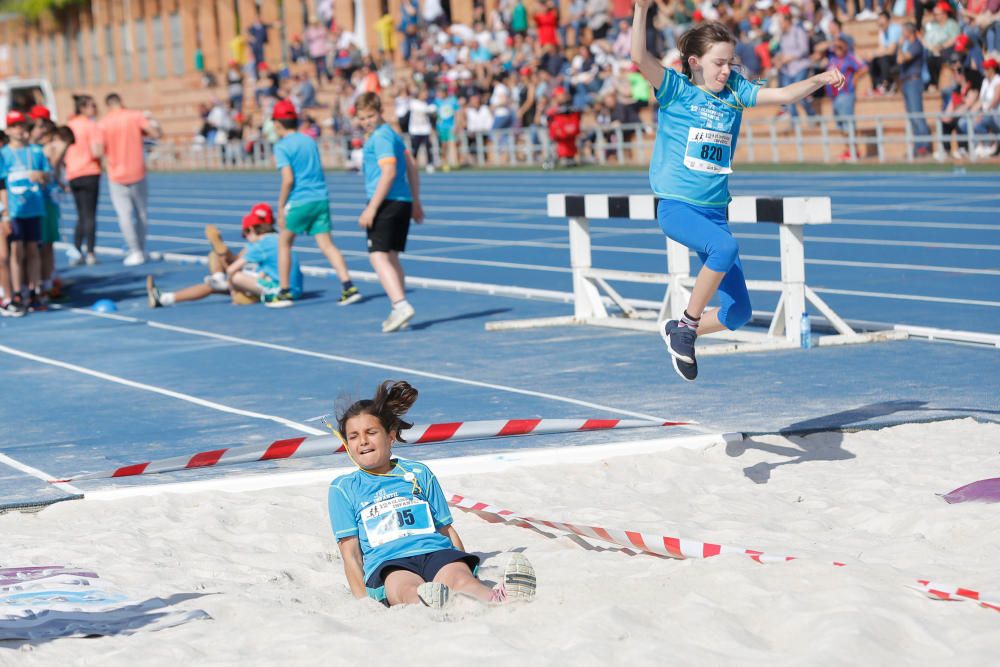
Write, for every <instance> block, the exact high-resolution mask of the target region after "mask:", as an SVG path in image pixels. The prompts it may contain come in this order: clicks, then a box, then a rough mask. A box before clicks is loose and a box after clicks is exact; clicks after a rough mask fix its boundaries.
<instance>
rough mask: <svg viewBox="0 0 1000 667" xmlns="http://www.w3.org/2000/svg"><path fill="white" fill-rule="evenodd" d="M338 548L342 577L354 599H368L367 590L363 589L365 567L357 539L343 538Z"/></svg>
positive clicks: (338, 543)
mask: <svg viewBox="0 0 1000 667" xmlns="http://www.w3.org/2000/svg"><path fill="white" fill-rule="evenodd" d="M337 546H338V547H340V557H341V558H343V559H344V575H346V576H347V585H348V586H350V587H351V593H353V594H354V597H356V598H358V599H359V600H360V599H361V598H366V597H368V590H367V589H366V588H365V565H364V559H363V558H362V557H361V544H360V543H359V542H358V538H357V537H345V538H344V539H342V540H340V541H339V542H337Z"/></svg>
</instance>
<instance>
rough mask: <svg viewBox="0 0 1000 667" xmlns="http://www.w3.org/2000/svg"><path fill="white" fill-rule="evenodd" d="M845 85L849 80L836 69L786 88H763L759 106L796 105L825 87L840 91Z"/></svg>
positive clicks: (758, 98) (759, 94) (759, 95)
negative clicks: (828, 86)
mask: <svg viewBox="0 0 1000 667" xmlns="http://www.w3.org/2000/svg"><path fill="white" fill-rule="evenodd" d="M845 83H847V79H845V78H844V75H843V74H842V73H841V71H840V70H839V69H836V68H834V69H830V70H827V71H825V72H821V73H820V74H817V75H816V76H813V77H809V78H808V79H805V80H804V81H798V82H796V83H792V84H789V85H787V86H785V87H784V88H762V89H761V90H760V92H759V93H757V104H795V103H796V102H798V101H799V100H801V99H804V98H805V97H806V96H807V95H811V94H812V93H814V92H816V91H817V90H819V89H820V88H822V87H823V86H826V85H830V86H833V87H834V88H836V89H837V90H840V89H841V88H843V87H844V84H845Z"/></svg>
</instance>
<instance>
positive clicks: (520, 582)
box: [329, 381, 535, 608]
mask: <svg viewBox="0 0 1000 667" xmlns="http://www.w3.org/2000/svg"><path fill="white" fill-rule="evenodd" d="M416 400H417V390H416V389H414V388H413V387H411V386H410V385H409V384H407V383H406V382H401V381H400V382H392V383H390V382H383V383H382V384H381V385H380V386H379V388H378V390H377V391H376V392H375V397H374V398H373V399H370V400H363V401H357V402H356V403H354V404H353V405H351V406H350V407H349V408H348V409H347V410H346V411H345V412H344V414H342V415H341V416H340V417H338V419H337V422H338V428H339V431H340V433H342V434H343V437H344V439H345V442H344V446H345V448H346V449H347V453H348V455H349V456H350V457H351V460H352V461H354V464H355V465H356V466H358V470H356V471H354V472H352V473H351V474H349V475H343V476H341V477H338V478H337V479H335V480H333V483H332V484H331V485H330V494H329V504H330V522H331V523H332V524H333V534H334V536H335V537H336V538H337V544H338V546H339V547H340V554H341V556H342V557H343V559H344V573H345V574H346V575H347V583H348V585H349V586H350V587H351V592H352V593H354V596H355V597H357V598H364V597H365V596H368V597H371V598H373V599H375V600H378V601H380V602H383V603H385V604H386V605H396V604H418V603H423V604H425V605H427V606H428V607H433V608H441V607H443V606H445V605H446V604H447V602H448V598H449V595H450V592H451V591H458V592H460V593H465V594H467V595H470V596H472V597H474V598H477V599H479V600H482V601H483V602H490V603H501V602H507V601H509V600H527V599H530V598H532V597H533V596H534V595H535V571H534V569H533V568H532V567H531V564H530V563H529V562H528V559H527V558H525V557H524V556H523V555H522V554H519V553H515V554H513V555H512V556H511V559H510V562H509V563H508V564H507V568H506V569H505V571H504V575H503V580H502V581H501V582H500V583H499V584H497V585H496V586H494V587H493V588H489V587H488V586H486V585H485V584H483V583H482V582H481V581H479V579H477V578H476V576H475V572H476V569H477V568H478V567H479V557H478V556H474V555H472V554H469V553H466V552H465V547H464V546H463V545H462V540H461V538H459V536H458V532H457V531H456V530H455V527H454V526H453V525H452V518H451V512H450V511H449V510H448V502H447V500H446V499H445V497H444V493H443V492H442V491H441V486H440V485H439V484H438V481H437V478H436V477H435V476H434V473H432V472H431V471H430V470H429V469H428V468H427V466H425V465H424V464H422V463H418V462H416V461H407V460H404V459H400V458H393V456H392V445H393V443H394V442H397V441H398V442H403V440H402V438H400V436H399V432H400V431H401V430H404V429H407V428H410V426H412V424H410V423H408V422H405V421H403V415H405V414H406V412H407V411H408V410H409V409H410V406H412V405H413V402H414V401H416Z"/></svg>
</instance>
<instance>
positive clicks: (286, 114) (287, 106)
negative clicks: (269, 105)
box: [271, 100, 299, 120]
mask: <svg viewBox="0 0 1000 667" xmlns="http://www.w3.org/2000/svg"><path fill="white" fill-rule="evenodd" d="M298 117H299V112H297V111H296V110H295V105H294V104H292V101H291V100H281V101H280V102H278V103H277V104H275V105H274V110H273V111H272V112H271V119H272V120H295V119H296V118H298Z"/></svg>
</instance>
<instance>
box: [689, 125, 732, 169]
mask: <svg viewBox="0 0 1000 667" xmlns="http://www.w3.org/2000/svg"><path fill="white" fill-rule="evenodd" d="M732 163H733V135H731V134H729V133H728V132H718V131H715V130H703V129H701V128H697V127H692V128H691V129H690V130H688V140H687V147H686V148H685V150H684V166H685V167H687V168H688V169H691V170H693V171H701V172H706V173H709V174H731V173H733V169H732Z"/></svg>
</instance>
